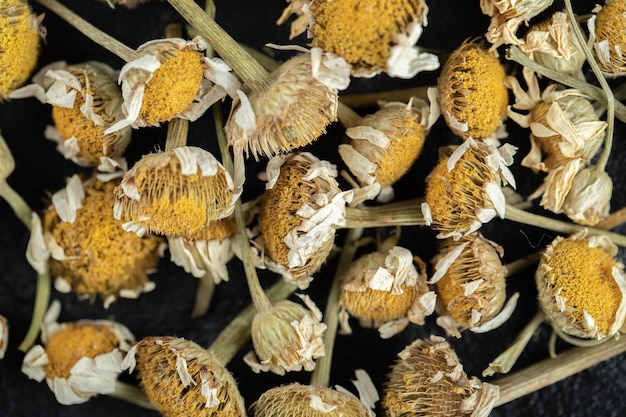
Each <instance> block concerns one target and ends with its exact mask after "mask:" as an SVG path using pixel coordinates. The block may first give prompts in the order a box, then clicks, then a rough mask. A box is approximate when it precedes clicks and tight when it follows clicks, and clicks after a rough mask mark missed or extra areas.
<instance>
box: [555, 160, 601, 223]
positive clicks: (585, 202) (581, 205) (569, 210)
mask: <svg viewBox="0 0 626 417" xmlns="http://www.w3.org/2000/svg"><path fill="white" fill-rule="evenodd" d="M612 195H613V181H612V180H611V177H609V175H608V174H607V173H606V172H605V171H604V170H603V169H598V167H597V166H594V167H589V168H584V169H581V170H580V171H578V172H577V173H576V175H575V176H574V178H573V179H572V182H571V187H570V189H569V192H568V193H567V196H566V197H565V200H564V201H563V205H562V206H561V210H562V211H563V213H565V214H566V215H567V217H569V218H570V219H571V220H573V221H574V222H576V223H579V224H583V225H586V226H594V225H596V224H598V223H599V222H600V221H602V220H604V219H605V218H606V217H608V215H609V212H610V210H611V196H612Z"/></svg>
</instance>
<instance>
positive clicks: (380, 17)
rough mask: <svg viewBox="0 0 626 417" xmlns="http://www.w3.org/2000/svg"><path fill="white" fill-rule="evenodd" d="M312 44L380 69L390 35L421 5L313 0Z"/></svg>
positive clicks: (392, 0)
mask: <svg viewBox="0 0 626 417" xmlns="http://www.w3.org/2000/svg"><path fill="white" fill-rule="evenodd" d="M309 7H310V10H311V12H312V14H313V16H314V18H315V23H314V25H313V26H312V27H311V31H312V32H313V34H314V38H313V42H312V45H313V46H319V47H321V48H322V49H324V50H326V51H329V52H334V53H336V54H337V55H339V56H341V57H342V58H344V59H345V60H346V61H348V63H350V64H352V65H354V66H357V67H362V68H365V69H366V70H368V71H370V70H374V71H378V70H384V69H385V67H386V66H387V59H388V58H389V56H390V54H391V52H390V48H391V46H393V44H394V42H393V37H394V35H396V34H398V33H401V32H403V31H404V29H405V28H406V26H407V25H408V24H409V23H410V22H411V21H412V20H413V18H414V16H421V15H422V9H423V7H424V5H423V2H422V1H418V0H342V1H327V0H315V1H313V2H312V3H311V5H310V6H309Z"/></svg>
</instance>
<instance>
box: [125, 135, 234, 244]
mask: <svg viewBox="0 0 626 417" xmlns="http://www.w3.org/2000/svg"><path fill="white" fill-rule="evenodd" d="M242 169H243V167H239V168H237V167H236V170H242ZM241 176H243V175H241ZM235 190H238V191H237V192H236V191H235ZM239 194H240V187H239V186H236V184H234V182H233V180H232V178H231V176H230V174H229V173H228V172H227V171H226V169H225V168H224V166H223V165H222V164H221V163H220V162H219V161H218V160H217V159H215V157H214V156H213V155H212V154H211V153H210V152H208V151H206V150H204V149H202V148H198V147H194V146H181V147H178V148H174V149H172V150H169V151H166V152H157V153H151V154H148V155H144V156H143V157H142V158H141V159H140V160H139V161H138V162H137V163H135V165H134V166H133V167H132V168H131V169H130V170H129V171H128V172H127V173H126V175H125V176H124V178H123V179H122V182H121V183H120V185H119V186H118V187H117V188H116V189H115V196H116V200H115V205H114V206H113V213H114V216H115V218H116V219H120V220H122V221H123V222H124V224H123V227H124V229H125V230H130V231H134V232H136V233H137V234H138V235H140V236H142V235H143V234H144V233H146V232H150V233H156V234H163V235H168V236H182V237H183V238H185V239H189V240H193V239H196V238H200V239H201V238H202V234H203V233H204V230H205V228H206V227H207V226H208V225H209V223H210V222H211V221H214V220H219V219H223V218H225V217H228V216H230V215H231V214H232V213H233V210H234V204H235V201H236V199H237V198H239Z"/></svg>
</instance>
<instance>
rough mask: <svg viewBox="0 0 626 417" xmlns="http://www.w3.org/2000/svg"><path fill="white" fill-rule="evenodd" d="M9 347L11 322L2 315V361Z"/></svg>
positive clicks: (0, 323) (0, 343)
mask: <svg viewBox="0 0 626 417" xmlns="http://www.w3.org/2000/svg"><path fill="white" fill-rule="evenodd" d="M8 346H9V321H8V320H7V319H6V317H4V316H3V315H0V359H3V358H4V354H5V353H6V351H7V347H8Z"/></svg>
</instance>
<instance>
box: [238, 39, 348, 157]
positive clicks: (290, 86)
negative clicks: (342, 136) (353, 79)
mask: <svg viewBox="0 0 626 417" xmlns="http://www.w3.org/2000/svg"><path fill="white" fill-rule="evenodd" d="M344 66H345V62H343V60H341V59H338V58H336V57H335V58H332V57H329V56H328V54H322V51H321V50H320V49H319V48H315V49H313V50H311V51H310V52H305V53H301V54H298V55H296V56H294V57H293V58H291V59H290V60H288V61H286V62H285V63H283V64H282V65H280V66H279V67H278V68H277V69H276V70H274V71H273V72H272V73H271V77H272V80H273V82H272V84H271V85H270V86H269V87H268V89H267V90H265V91H262V92H258V91H250V90H249V89H247V88H246V87H245V86H244V90H239V91H237V96H236V97H235V98H234V100H233V106H232V110H231V114H230V117H229V118H228V121H227V122H226V126H225V132H226V137H227V138H228V143H229V145H231V146H233V148H235V149H236V150H237V152H238V151H240V150H241V151H244V152H245V153H246V154H248V153H251V154H252V155H253V156H254V157H255V158H257V159H258V157H259V155H264V156H268V157H271V156H273V155H277V154H281V153H287V152H289V151H291V150H293V149H296V148H300V147H302V146H305V145H308V144H309V143H311V142H313V141H315V140H316V139H317V138H318V137H319V136H320V135H322V134H323V133H325V132H326V126H328V125H329V124H330V123H331V122H333V121H335V120H336V119H337V100H338V95H337V91H338V89H344V88H346V87H347V86H348V84H349V81H350V77H349V73H348V72H347V69H346V68H344Z"/></svg>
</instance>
